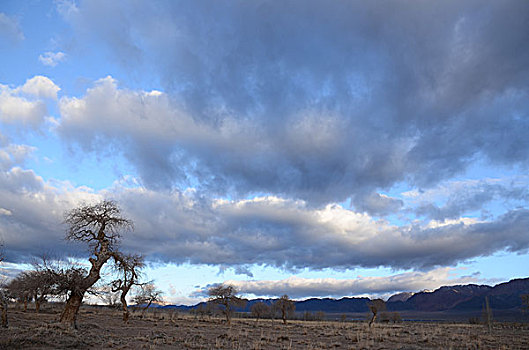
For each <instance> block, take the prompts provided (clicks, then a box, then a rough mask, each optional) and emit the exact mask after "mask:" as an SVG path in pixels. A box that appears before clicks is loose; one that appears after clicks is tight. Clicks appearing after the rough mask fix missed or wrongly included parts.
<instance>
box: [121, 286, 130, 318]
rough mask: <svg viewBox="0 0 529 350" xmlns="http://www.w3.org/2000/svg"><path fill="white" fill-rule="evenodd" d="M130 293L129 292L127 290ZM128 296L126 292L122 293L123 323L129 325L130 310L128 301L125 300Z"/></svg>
mask: <svg viewBox="0 0 529 350" xmlns="http://www.w3.org/2000/svg"><path fill="white" fill-rule="evenodd" d="M127 292H128V290H127ZM126 295H127V293H126V292H125V291H123V292H122V293H121V297H120V299H121V308H122V309H123V322H125V323H129V316H130V314H129V309H128V305H127V299H126V298H125V296H126Z"/></svg>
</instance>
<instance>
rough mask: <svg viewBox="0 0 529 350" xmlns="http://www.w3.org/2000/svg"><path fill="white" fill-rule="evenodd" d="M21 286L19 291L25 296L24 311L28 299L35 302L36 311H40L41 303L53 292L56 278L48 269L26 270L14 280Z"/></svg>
mask: <svg viewBox="0 0 529 350" xmlns="http://www.w3.org/2000/svg"><path fill="white" fill-rule="evenodd" d="M13 281H14V282H15V285H16V286H18V288H19V291H18V292H19V293H20V294H21V295H22V297H23V298H24V302H25V305H24V311H25V310H26V308H27V301H28V299H32V300H33V301H34V302H35V312H36V313H39V311H40V305H41V304H42V302H44V301H46V298H47V297H48V296H49V295H50V294H52V293H53V289H54V286H55V278H54V276H53V274H51V273H50V272H49V271H47V270H33V271H24V272H22V273H21V274H20V275H19V276H18V277H17V278H15V279H14V280H13Z"/></svg>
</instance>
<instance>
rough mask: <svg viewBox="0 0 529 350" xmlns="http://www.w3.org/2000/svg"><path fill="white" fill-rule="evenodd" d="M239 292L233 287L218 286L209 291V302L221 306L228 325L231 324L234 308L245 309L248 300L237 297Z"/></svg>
mask: <svg viewBox="0 0 529 350" xmlns="http://www.w3.org/2000/svg"><path fill="white" fill-rule="evenodd" d="M237 294H238V291H237V289H236V288H235V287H234V286H231V285H226V286H225V285H223V284H221V285H218V286H215V287H211V288H210V289H209V290H208V295H209V300H208V302H210V303H213V304H218V305H219V306H221V311H222V313H223V314H224V316H226V323H227V324H228V325H230V324H231V316H232V313H233V308H235V307H244V306H245V305H246V300H245V299H242V298H240V297H238V296H237Z"/></svg>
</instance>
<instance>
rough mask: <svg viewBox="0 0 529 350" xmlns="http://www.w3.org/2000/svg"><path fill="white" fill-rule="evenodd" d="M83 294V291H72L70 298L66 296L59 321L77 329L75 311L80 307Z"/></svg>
mask: <svg viewBox="0 0 529 350" xmlns="http://www.w3.org/2000/svg"><path fill="white" fill-rule="evenodd" d="M83 295H84V293H72V295H71V296H70V298H68V301H67V302H66V305H65V307H64V311H63V312H62V314H61V323H63V324H66V325H69V326H70V327H72V328H75V329H77V313H78V312H79V308H80V307H81V302H82V301H83Z"/></svg>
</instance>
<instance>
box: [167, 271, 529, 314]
mask: <svg viewBox="0 0 529 350" xmlns="http://www.w3.org/2000/svg"><path fill="white" fill-rule="evenodd" d="M522 294H529V278H516V279H512V280H510V281H508V282H502V283H499V284H497V285H494V286H489V285H484V284H482V285H477V284H465V285H461V284H460V285H452V286H442V287H439V288H437V289H435V290H434V291H431V292H425V291H421V292H403V293H397V294H395V295H392V296H391V297H390V298H389V299H388V301H387V302H386V307H387V310H388V311H427V312H436V311H467V312H468V311H480V310H482V308H483V303H484V301H485V297H488V298H489V302H490V306H491V308H492V309H496V310H508V309H515V308H518V309H519V308H520V307H521V298H520V296H521V295H522ZM275 300H277V298H259V299H250V300H248V303H247V305H246V306H245V307H244V308H239V309H238V310H237V311H239V312H249V311H250V308H251V306H252V305H253V304H255V303H257V302H264V303H266V304H272V303H273V302H274V301H275ZM370 300H371V299H369V298H366V297H343V298H339V299H334V298H309V299H305V300H297V301H295V305H296V311H297V312H305V311H308V312H316V311H323V312H326V313H348V312H350V313H354V312H368V311H369V307H368V302H369V301H370ZM204 304H205V303H204V302H201V303H198V304H196V305H191V306H187V305H165V306H162V307H163V308H175V309H181V310H192V309H196V308H197V307H199V306H200V305H204Z"/></svg>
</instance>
